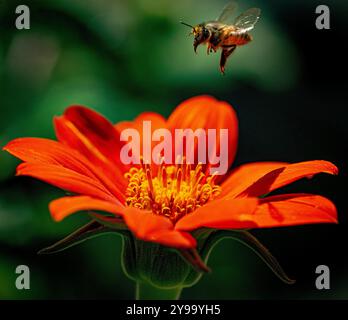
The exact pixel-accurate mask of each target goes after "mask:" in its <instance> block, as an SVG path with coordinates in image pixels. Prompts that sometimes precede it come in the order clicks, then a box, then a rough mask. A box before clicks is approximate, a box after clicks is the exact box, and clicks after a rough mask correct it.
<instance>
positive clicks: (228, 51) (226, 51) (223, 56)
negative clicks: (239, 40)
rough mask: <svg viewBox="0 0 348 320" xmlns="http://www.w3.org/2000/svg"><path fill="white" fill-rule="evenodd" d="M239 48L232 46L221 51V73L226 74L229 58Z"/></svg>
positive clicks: (224, 47)
mask: <svg viewBox="0 0 348 320" xmlns="http://www.w3.org/2000/svg"><path fill="white" fill-rule="evenodd" d="M236 48H237V46H236V45H234V44H233V45H231V46H223V47H222V51H221V58H220V71H221V73H222V74H225V66H226V62H227V59H228V57H229V56H230V55H231V54H232V53H233V51H234V50H235V49H236Z"/></svg>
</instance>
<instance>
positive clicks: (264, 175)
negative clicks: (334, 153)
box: [222, 160, 338, 198]
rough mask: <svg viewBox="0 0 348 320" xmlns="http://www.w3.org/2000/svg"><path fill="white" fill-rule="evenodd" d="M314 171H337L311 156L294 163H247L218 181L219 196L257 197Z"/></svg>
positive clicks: (332, 166)
mask: <svg viewBox="0 0 348 320" xmlns="http://www.w3.org/2000/svg"><path fill="white" fill-rule="evenodd" d="M318 173H329V174H337V173H338V169H337V167H336V166H335V165H334V164H332V163H331V162H328V161H323V160H314V161H306V162H298V163H294V164H284V163H279V164H277V163H262V162H261V163H251V164H248V165H244V166H241V167H240V168H237V169H236V170H235V171H234V172H232V173H231V176H230V177H229V178H228V179H227V180H226V181H225V182H224V183H223V184H222V190H223V191H222V196H227V197H228V198H230V197H232V198H233V197H259V196H262V195H265V194H267V193H269V192H271V191H273V190H276V189H278V188H280V187H283V186H285V185H287V184H290V183H292V182H295V181H297V180H299V179H302V178H305V177H307V178H310V177H312V176H313V175H315V174H318Z"/></svg>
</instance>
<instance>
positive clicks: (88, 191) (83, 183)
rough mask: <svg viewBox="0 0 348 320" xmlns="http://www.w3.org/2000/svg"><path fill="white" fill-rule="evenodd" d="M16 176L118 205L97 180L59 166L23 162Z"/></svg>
mask: <svg viewBox="0 0 348 320" xmlns="http://www.w3.org/2000/svg"><path fill="white" fill-rule="evenodd" d="M17 175H23V176H30V177H33V178H36V179H39V180H42V181H45V182H47V183H50V184H52V185H54V186H56V187H58V188H61V189H63V190H67V191H70V192H73V193H77V194H82V195H88V196H91V197H96V198H99V199H104V200H108V201H112V202H115V203H119V201H118V199H117V198H116V197H115V196H114V195H113V194H112V193H111V192H109V191H108V190H107V189H106V188H105V187H104V186H103V185H102V184H101V183H100V182H98V181H97V180H95V179H91V178H89V177H87V176H85V175H82V174H79V173H77V172H75V171H72V170H70V169H67V168H64V167H62V166H59V165H46V164H37V163H28V162H24V163H22V164H20V165H19V166H18V167H17Z"/></svg>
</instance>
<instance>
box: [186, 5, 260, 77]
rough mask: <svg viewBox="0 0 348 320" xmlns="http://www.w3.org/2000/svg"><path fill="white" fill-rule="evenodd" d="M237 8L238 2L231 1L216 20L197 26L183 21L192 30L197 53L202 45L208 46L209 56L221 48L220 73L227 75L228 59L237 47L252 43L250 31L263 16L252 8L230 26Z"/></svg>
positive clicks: (256, 9) (257, 9)
mask: <svg viewBox="0 0 348 320" xmlns="http://www.w3.org/2000/svg"><path fill="white" fill-rule="evenodd" d="M237 6H238V5H237V3H236V2H234V1H231V2H230V3H229V4H227V5H226V6H225V8H224V9H223V11H222V13H221V14H220V16H219V17H218V18H217V19H216V20H214V21H208V22H203V23H200V24H198V25H196V26H192V25H190V24H188V23H185V22H183V21H181V24H183V25H185V26H188V27H190V28H191V29H192V31H191V33H190V35H191V34H193V35H194V40H193V48H194V51H195V52H196V53H197V47H198V46H199V45H200V44H207V54H209V53H210V52H216V51H217V50H218V49H220V48H221V57H220V71H221V73H222V74H224V73H225V67H226V62H227V59H228V58H229V56H230V55H231V54H232V53H233V52H234V51H235V50H236V48H237V46H242V45H245V44H247V43H249V42H250V41H252V39H253V38H252V36H251V35H250V34H249V31H251V30H252V29H253V28H254V26H255V24H256V22H257V21H258V20H259V18H260V15H261V10H260V9H259V8H250V9H248V10H246V11H245V12H243V13H242V14H241V15H239V16H238V17H237V18H236V19H235V20H234V22H233V23H232V24H230V23H229V20H230V18H231V17H232V16H233V13H234V12H235V10H236V9H237Z"/></svg>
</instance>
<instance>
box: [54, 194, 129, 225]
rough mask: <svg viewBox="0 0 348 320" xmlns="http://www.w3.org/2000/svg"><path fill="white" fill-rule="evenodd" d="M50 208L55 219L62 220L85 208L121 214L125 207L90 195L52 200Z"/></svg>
mask: <svg viewBox="0 0 348 320" xmlns="http://www.w3.org/2000/svg"><path fill="white" fill-rule="evenodd" d="M49 209H50V212H51V215H52V218H53V219H54V220H55V221H61V220H63V219H64V218H66V217H67V216H69V215H71V214H73V213H75V212H78V211H85V210H98V211H104V212H109V213H113V214H115V215H121V214H122V212H123V209H124V207H123V206H120V205H117V204H115V203H112V202H109V201H104V200H100V199H95V198H92V197H88V196H71V197H63V198H59V199H56V200H53V201H51V203H50V204H49Z"/></svg>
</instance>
